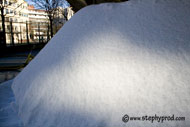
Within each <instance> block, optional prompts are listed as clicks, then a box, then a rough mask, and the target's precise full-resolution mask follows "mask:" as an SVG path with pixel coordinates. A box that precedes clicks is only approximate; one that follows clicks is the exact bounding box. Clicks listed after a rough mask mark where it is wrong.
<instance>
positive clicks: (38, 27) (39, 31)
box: [38, 22, 40, 43]
mask: <svg viewBox="0 0 190 127" xmlns="http://www.w3.org/2000/svg"><path fill="white" fill-rule="evenodd" d="M38 36H39V43H40V23H39V22H38Z"/></svg>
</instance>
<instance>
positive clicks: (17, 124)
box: [0, 80, 23, 127]
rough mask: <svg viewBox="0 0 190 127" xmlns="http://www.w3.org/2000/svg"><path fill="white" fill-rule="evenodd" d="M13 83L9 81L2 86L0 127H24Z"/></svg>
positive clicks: (0, 92)
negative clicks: (13, 90) (12, 87)
mask: <svg viewBox="0 0 190 127" xmlns="http://www.w3.org/2000/svg"><path fill="white" fill-rule="evenodd" d="M12 82H13V80H9V81H6V82H4V83H2V84H0V127H23V125H22V122H21V120H20V119H19V117H18V113H17V107H16V105H15V103H14V102H15V99H14V94H13V92H12V89H11V84H12Z"/></svg>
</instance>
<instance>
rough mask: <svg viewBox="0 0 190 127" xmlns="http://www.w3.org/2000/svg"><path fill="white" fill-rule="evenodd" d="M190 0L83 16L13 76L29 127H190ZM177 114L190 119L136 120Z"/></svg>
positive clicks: (100, 9)
mask: <svg viewBox="0 0 190 127" xmlns="http://www.w3.org/2000/svg"><path fill="white" fill-rule="evenodd" d="M189 15H190V1H188V0H145V1H142V0H131V1H129V2H124V3H118V4H113V3H112V4H101V5H96V6H89V7H86V8H84V9H82V10H81V11H79V12H78V13H77V14H75V16H73V17H72V18H71V20H70V21H69V22H68V23H66V24H65V25H64V27H63V28H62V29H61V30H60V31H59V32H58V33H57V34H56V35H55V36H54V38H53V39H52V40H51V41H50V42H49V43H48V44H47V45H46V47H45V48H44V49H43V50H42V51H41V52H40V53H39V54H38V55H37V57H36V58H35V59H34V60H33V61H32V62H31V63H30V64H29V65H28V66H27V67H26V68H25V69H24V70H23V71H22V72H21V73H20V74H19V75H18V76H17V77H16V78H15V80H14V82H13V86H12V89H13V91H14V94H15V98H16V103H17V105H18V113H19V116H20V117H21V119H22V121H23V123H24V125H25V126H27V127H124V126H131V127H140V126H142V127H143V126H144V127H151V126H152V127H153V126H154V127H155V126H162V127H171V126H172V127H179V126H181V127H189V126H190V116H189V114H190V106H189V105H190V85H189V83H190V36H189V35H190V16H189ZM125 114H127V115H128V116H130V117H133V116H134V117H142V116H145V115H148V116H155V114H156V115H157V116H172V115H174V116H175V117H185V121H167V120H165V121H163V123H161V122H157V121H154V122H153V123H151V121H142V120H137V121H132V120H129V121H128V122H126V123H124V122H123V121H122V117H123V116H124V115H125Z"/></svg>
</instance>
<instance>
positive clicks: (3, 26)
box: [1, 8, 6, 47]
mask: <svg viewBox="0 0 190 127" xmlns="http://www.w3.org/2000/svg"><path fill="white" fill-rule="evenodd" d="M1 20H2V29H3V31H2V32H3V33H2V34H3V43H2V46H5V47H6V31H5V16H4V8H1Z"/></svg>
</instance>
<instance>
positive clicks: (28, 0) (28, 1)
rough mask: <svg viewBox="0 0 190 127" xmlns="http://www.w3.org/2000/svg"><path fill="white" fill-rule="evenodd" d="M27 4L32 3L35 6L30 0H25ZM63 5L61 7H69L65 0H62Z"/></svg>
mask: <svg viewBox="0 0 190 127" xmlns="http://www.w3.org/2000/svg"><path fill="white" fill-rule="evenodd" d="M25 1H26V2H27V3H28V4H29V5H34V6H35V3H33V2H32V0H25ZM64 3H65V4H64V5H63V7H64V8H67V7H69V6H70V5H69V3H68V2H67V1H66V0H64Z"/></svg>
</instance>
